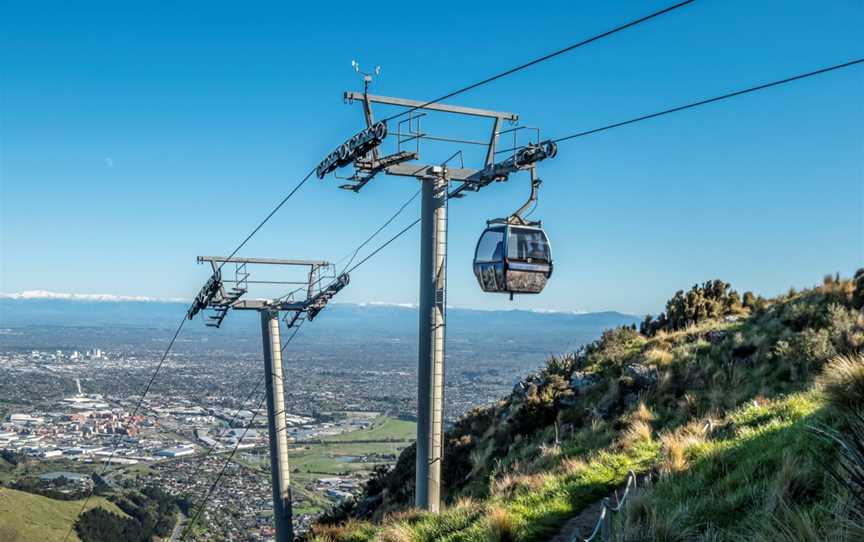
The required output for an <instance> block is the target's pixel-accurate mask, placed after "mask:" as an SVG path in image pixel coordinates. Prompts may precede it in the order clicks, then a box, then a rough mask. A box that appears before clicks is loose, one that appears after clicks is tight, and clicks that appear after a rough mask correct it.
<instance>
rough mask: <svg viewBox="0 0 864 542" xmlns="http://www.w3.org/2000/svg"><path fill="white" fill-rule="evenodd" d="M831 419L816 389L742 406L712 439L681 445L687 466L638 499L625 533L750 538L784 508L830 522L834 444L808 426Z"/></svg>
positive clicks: (679, 536)
mask: <svg viewBox="0 0 864 542" xmlns="http://www.w3.org/2000/svg"><path fill="white" fill-rule="evenodd" d="M833 422H834V420H833V419H832V414H831V412H830V411H829V410H827V409H826V408H825V407H824V405H823V402H822V400H821V399H820V398H819V396H818V395H817V394H816V393H814V392H809V393H800V394H793V395H790V396H788V397H786V398H783V399H779V400H776V401H772V402H769V403H767V404H762V405H748V406H746V407H743V408H741V409H740V410H738V411H736V412H734V413H732V414H731V415H730V416H729V417H728V419H727V423H726V425H725V427H721V428H720V429H718V430H717V433H718V437H717V438H715V439H711V440H706V441H705V442H702V443H695V444H693V445H691V446H690V447H689V448H688V449H687V450H686V455H687V458H688V462H689V466H688V468H687V469H686V470H684V471H682V472H678V473H676V474H672V475H669V476H666V477H664V478H662V479H661V480H660V481H659V482H658V483H657V484H656V485H654V486H653V487H652V488H651V489H650V490H649V491H648V492H647V493H646V494H644V495H643V496H642V497H640V498H639V499H637V500H636V504H634V505H632V506H631V507H630V510H629V511H628V514H629V515H628V519H627V522H628V530H629V531H630V532H638V533H643V534H644V533H651V535H652V536H653V537H655V538H658V539H664V538H669V537H671V539H679V538H680V539H683V538H686V537H687V536H695V535H698V534H700V533H701V534H703V535H704V533H706V532H707V533H710V534H711V536H712V537H713V538H712V539H714V540H730V541H732V540H744V539H753V538H754V537H758V536H759V533H760V531H762V530H764V529H765V528H766V518H768V519H769V520H770V518H771V517H772V516H774V515H775V514H778V513H779V512H781V511H782V510H783V509H784V508H785V507H786V506H787V505H792V506H794V507H796V508H797V509H807V510H809V511H810V512H811V513H812V517H811V520H812V521H814V522H819V521H825V520H827V519H828V516H829V512H830V510H829V509H830V502H829V501H830V500H831V499H833V497H834V496H835V495H836V488H835V487H834V483H833V481H832V480H830V479H829V478H828V476H827V475H826V473H825V470H824V467H823V465H824V463H825V462H829V461H831V460H832V449H831V445H830V444H829V443H828V442H826V441H825V440H823V439H820V438H819V437H817V436H816V435H815V434H814V433H813V431H812V430H811V429H810V428H811V427H814V426H824V425H827V424H831V423H833ZM675 533H678V534H677V535H676V534H675ZM769 538H770V537H769Z"/></svg>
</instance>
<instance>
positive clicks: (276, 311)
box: [186, 256, 349, 542]
mask: <svg viewBox="0 0 864 542" xmlns="http://www.w3.org/2000/svg"><path fill="white" fill-rule="evenodd" d="M198 263H209V264H210V265H211V266H212V269H213V273H212V274H211V275H210V278H209V279H208V280H207V282H206V283H205V284H204V286H203V287H202V288H201V291H200V292H199V293H198V295H197V296H196V297H195V300H194V301H193V302H192V305H191V306H190V307H189V310H188V311H187V313H186V316H187V318H188V319H190V320H191V319H193V318H194V317H195V315H196V314H198V313H199V312H201V311H204V310H207V311H212V313H213V314H211V315H210V316H208V321H207V325H208V326H210V327H219V326H220V325H221V324H222V322H223V320H224V319H225V317H226V315H227V314H228V311H230V310H232V309H233V310H252V311H258V313H259V314H260V315H261V338H262V340H263V343H264V378H265V384H266V393H267V430H268V433H269V436H270V476H271V480H272V485H273V516H274V521H275V524H276V540H277V542H293V541H294V528H293V525H292V519H293V513H292V505H291V484H290V478H289V476H290V475H289V473H290V470H289V467H288V431H287V427H286V425H285V393H284V389H283V382H284V380H285V377H284V375H283V374H282V350H283V347H282V341H281V338H280V330H279V327H280V326H279V317H280V314H281V313H284V314H285V323H286V326H287V327H288V328H289V329H291V328H294V327H297V326H299V325H300V324H301V323H302V322H303V321H304V320H313V319H314V318H315V316H317V315H318V313H319V312H321V310H323V309H324V307H325V306H326V305H327V303H328V302H329V301H330V300H331V299H332V298H333V296H335V295H336V294H337V293H338V292H339V291H340V290H341V289H342V288H344V287H345V286H347V285H348V281H349V279H348V275H347V274H344V273H343V274H341V275H339V276H336V275H335V272H332V269H333V266H332V265H330V264H329V263H327V262H324V261H311V260H277V259H271V258H234V257H231V258H223V257H218V256H198ZM229 263H230V264H234V275H233V278H231V279H225V278H223V277H222V269H223V266H224V265H226V264H229ZM250 266H279V267H280V268H282V269H285V268H291V269H295V270H296V269H300V270H303V271H304V275H305V279H306V280H303V281H283V280H276V281H274V280H251V279H250V278H249V277H250V272H249V271H248V269H249V268H250ZM325 281H326V285H325V286H321V284H322V283H323V282H325ZM226 284H230V285H232V286H231V287H230V288H226V286H225V285H226ZM250 284H261V285H264V284H266V285H291V286H296V288H295V289H294V290H292V291H291V292H289V293H288V294H286V295H284V296H280V297H277V298H272V299H244V296H245V295H246V294H247V292H248V291H249V285H250Z"/></svg>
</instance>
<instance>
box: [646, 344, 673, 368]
mask: <svg viewBox="0 0 864 542" xmlns="http://www.w3.org/2000/svg"><path fill="white" fill-rule="evenodd" d="M673 359H674V357H673V356H672V353H671V352H669V351H668V350H664V349H661V348H657V347H656V346H655V347H652V348H649V349H648V350H647V351H646V352H645V361H647V362H648V363H649V364H650V365H655V366H657V367H665V366H667V365H669V364H670V363H672V360H673Z"/></svg>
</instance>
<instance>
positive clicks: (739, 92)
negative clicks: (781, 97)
mask: <svg viewBox="0 0 864 542" xmlns="http://www.w3.org/2000/svg"><path fill="white" fill-rule="evenodd" d="M862 63H864V58H859V59H856V60H851V61H849V62H843V63H842V64H835V65H833V66H828V67H825V68H820V69H818V70H814V71H810V72H806V73H801V74H798V75H793V76H791V77H786V78H784V79H779V80H777V81H771V82H770V83H763V84H760V85H756V86H753V87H748V88H745V89H741V90H736V91H734V92H729V93H727V94H723V95H720V96H715V97H713V98H708V99H705V100H699V101H698V102H692V103H689V104H685V105H679V106H676V107H672V108H669V109H664V110H662V111H657V112H655V113H649V114H647V115H641V116H639V117H634V118H632V119H628V120H624V121H620V122H615V123H612V124H607V125H605V126H600V127H599V128H593V129H591V130H584V131H582V132H576V133H575V134H570V135H566V136H563V137H559V138H557V139H553V140H552V141H554V142H555V143H561V142H564V141H569V140H571V139H576V138H579V137H585V136H588V135H592V134H596V133H599V132H605V131H606V130H611V129H613V128H619V127H621V126H627V125H629V124H634V123H637V122H641V121H644V120H650V119H654V118H657V117H662V116H664V115H669V114H671V113H677V112H679V111H684V110H687V109H692V108H694V107H699V106H702V105H708V104H711V103H715V102H719V101H722V100H727V99H729V98H735V97H737V96H741V95H744V94H749V93H751V92H757V91H759V90H765V89H767V88H771V87H776V86H779V85H785V84H787V83H792V82H794V81H800V80H801V79H807V78H809V77H815V76H817V75H822V74H824V73H828V72H832V71H835V70H840V69H843V68H850V67H852V66H856V65H858V64H862ZM521 148H523V147H512V148H509V149H504V150H500V151H498V152H496V153H495V154H499V153H507V152H513V151H515V150H519V149H521Z"/></svg>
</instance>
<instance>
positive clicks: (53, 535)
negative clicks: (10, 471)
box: [0, 488, 128, 542]
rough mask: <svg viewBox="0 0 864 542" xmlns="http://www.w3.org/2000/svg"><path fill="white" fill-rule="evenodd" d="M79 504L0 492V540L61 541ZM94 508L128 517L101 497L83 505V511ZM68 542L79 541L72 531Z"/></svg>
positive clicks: (0, 490)
mask: <svg viewBox="0 0 864 542" xmlns="http://www.w3.org/2000/svg"><path fill="white" fill-rule="evenodd" d="M81 504H82V501H58V500H54V499H49V498H47V497H43V496H41V495H34V494H32V493H25V492H23V491H16V490H14V489H6V488H0V539H2V540H3V541H4V542H26V541H30V540H39V541H43V542H55V541H57V542H59V541H62V540H63V537H65V536H66V533H67V532H68V530H69V527H70V526H71V525H72V522H73V521H74V520H75V518H76V516H77V515H78V512H79V511H80V510H81ZM96 506H101V507H102V508H105V509H106V510H108V511H110V512H113V513H115V514H118V515H121V516H124V517H128V516H126V514H125V513H123V512H122V511H121V510H120V509H119V508H117V506H116V505H114V504H113V503H111V502H109V501H107V500H105V499H104V498H102V497H92V498H91V499H90V501H89V502H88V503H87V510H89V509H91V508H94V507H96ZM16 537H17V538H16ZM69 540H70V541H78V540H79V539H78V536H77V535H76V534H75V532H74V530H73V532H72V535H71V536H70V537H69Z"/></svg>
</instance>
